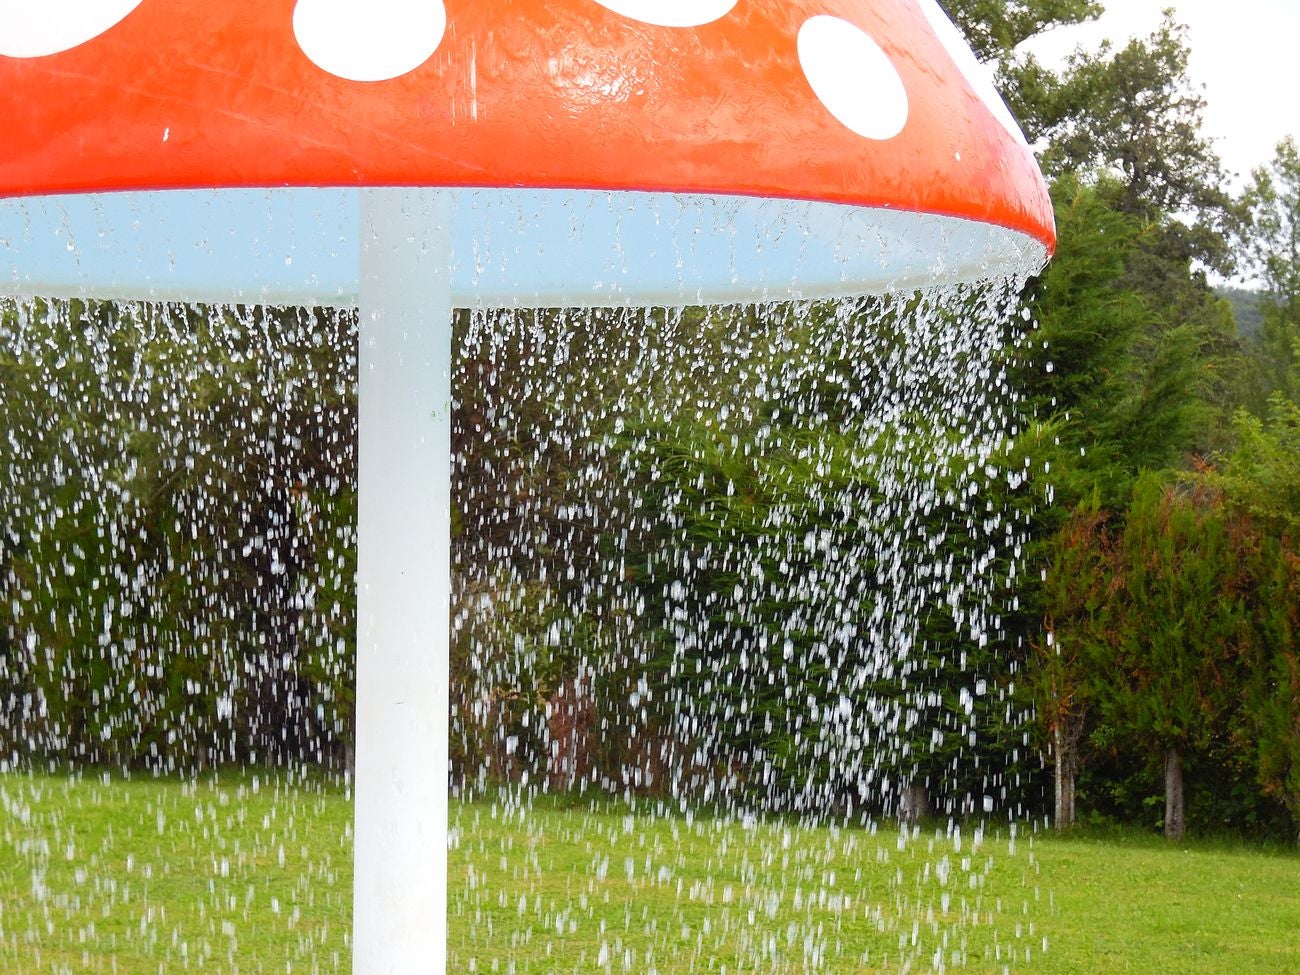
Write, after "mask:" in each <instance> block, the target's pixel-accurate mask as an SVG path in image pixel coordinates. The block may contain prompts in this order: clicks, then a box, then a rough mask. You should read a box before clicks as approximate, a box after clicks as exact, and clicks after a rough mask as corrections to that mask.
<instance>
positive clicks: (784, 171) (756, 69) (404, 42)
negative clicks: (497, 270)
mask: <svg viewBox="0 0 1300 975" xmlns="http://www.w3.org/2000/svg"><path fill="white" fill-rule="evenodd" d="M11 6H12V5H11ZM0 132H4V133H5V148H4V150H3V152H2V153H0V195H8V196H15V195H36V194H58V193H83V192H96V191H108V190H128V189H173V188H200V187H276V186H359V185H375V186H382V185H392V186H403V185H431V186H449V187H523V188H548V189H594V190H648V191H668V192H673V193H701V194H721V195H741V196H756V197H777V198H790V199H801V200H809V201H819V202H827V203H844V204H852V205H856V206H863V207H877V208H886V209H895V210H898V209H902V210H908V211H918V212H922V213H930V214H938V215H944V216H952V217H962V218H967V219H970V220H974V221H978V222H981V223H987V224H993V225H997V226H1000V227H1004V228H1007V229H1010V230H1014V231H1018V232H1020V233H1023V234H1025V235H1026V236H1028V237H1030V238H1032V239H1034V240H1036V241H1038V242H1040V243H1041V244H1042V245H1043V246H1044V247H1045V248H1046V249H1047V250H1048V251H1050V250H1051V249H1052V247H1053V246H1054V243H1055V232H1054V228H1053V220H1052V210H1051V205H1050V201H1049V199H1048V195H1047V192H1046V188H1045V186H1044V184H1043V180H1042V176H1041V174H1040V173H1039V170H1038V167H1037V165H1036V163H1035V161H1034V158H1033V155H1032V153H1031V151H1030V150H1029V148H1028V146H1027V145H1026V144H1025V141H1024V139H1023V137H1022V136H1021V135H1020V133H1019V130H1018V129H1016V127H1015V123H1014V122H1012V121H1011V120H1010V116H1009V115H1008V114H1007V113H1006V110H1005V107H1004V106H1002V104H1001V102H1000V100H998V99H997V96H996V94H991V88H990V87H989V86H988V82H987V80H986V79H985V77H984V75H983V73H982V71H981V69H980V68H979V66H978V65H977V64H976V63H975V60H974V57H973V56H972V55H971V54H970V52H969V50H968V49H967V48H966V47H965V46H964V44H963V43H962V42H961V41H960V39H959V38H958V37H957V34H956V31H955V29H954V28H953V27H952V26H951V24H950V23H948V21H947V20H946V18H945V17H944V16H943V14H942V13H941V12H940V11H939V8H938V7H937V5H936V4H935V2H934V0H785V2H781V3H759V2H757V0H513V2H510V3H503V2H497V3H490V2H485V0H445V3H444V0H418V2H413V0H362V2H356V0H298V2H297V3H295V2H294V0H43V2H36V0H32V2H31V3H30V4H25V5H21V6H19V12H17V14H16V15H15V14H10V15H9V18H8V20H7V22H6V23H5V25H4V32H3V33H0Z"/></svg>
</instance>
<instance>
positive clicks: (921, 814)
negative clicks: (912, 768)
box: [898, 781, 933, 825]
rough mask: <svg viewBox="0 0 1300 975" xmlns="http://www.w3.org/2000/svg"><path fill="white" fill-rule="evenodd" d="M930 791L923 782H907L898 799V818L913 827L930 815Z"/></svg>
mask: <svg viewBox="0 0 1300 975" xmlns="http://www.w3.org/2000/svg"><path fill="white" fill-rule="evenodd" d="M932 812H933V810H932V809H931V808H930V790H929V789H927V788H926V787H925V783H924V782H916V781H913V782H909V783H907V785H906V786H904V787H903V794H902V795H901V796H899V799H898V818H899V820H901V821H902V822H904V823H907V824H909V825H913V824H915V823H918V822H920V821H921V820H922V819H924V818H925V817H927V816H929V815H931V814H932Z"/></svg>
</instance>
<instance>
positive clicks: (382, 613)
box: [352, 188, 452, 975]
mask: <svg viewBox="0 0 1300 975" xmlns="http://www.w3.org/2000/svg"><path fill="white" fill-rule="evenodd" d="M450 201H451V197H450V194H449V193H448V191H446V190H431V189H392V188H382V189H367V190H362V191H361V292H360V301H359V304H360V343H361V348H360V363H359V365H360V377H359V384H358V410H359V441H360V442H359V445H358V451H359V458H358V480H359V487H358V491H359V497H358V514H357V525H358V527H357V531H358V540H357V549H358V551H357V603H358V606H357V699H356V719H357V739H356V812H355V827H354V828H355V844H356V845H355V871H356V873H355V881H354V885H353V908H352V910H353V920H352V937H353V943H352V958H353V972H354V973H355V975H443V973H444V971H445V970H446V940H447V735H448V732H447V717H448V698H447V682H448V648H447V642H448V623H449V619H448V612H449V602H450V589H451V559H450V544H451V416H450V402H451V291H450V288H451V282H450V267H451V260H450V258H451V254H450V251H451V213H452V209H451V202H450Z"/></svg>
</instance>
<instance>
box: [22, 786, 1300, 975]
mask: <svg viewBox="0 0 1300 975" xmlns="http://www.w3.org/2000/svg"><path fill="white" fill-rule="evenodd" d="M452 819H453V851H452V856H451V868H450V891H449V894H450V944H449V951H450V965H449V970H450V971H451V972H455V973H460V972H476V973H478V972H482V973H511V972H514V973H518V975H523V973H530V972H539V973H540V972H591V973H603V972H609V973H622V972H636V973H651V972H658V973H660V975H670V973H685V972H715V973H722V972H724V971H725V972H727V973H729V975H733V973H734V975H740V973H750V972H790V973H795V972H799V973H802V972H809V971H825V972H834V973H840V972H898V971H903V970H904V969H905V966H907V965H908V963H909V962H910V966H911V967H910V971H912V972H926V971H936V970H939V969H940V967H942V969H943V970H945V971H964V972H978V973H985V972H990V973H994V972H1002V971H1003V970H1004V969H1009V970H1011V971H1016V972H1043V973H1075V972H1078V973H1092V972H1104V973H1120V972H1144V973H1145V972H1151V973H1162V975H1163V973H1167V972H1177V973H1184V972H1185V973H1196V972H1203V973H1207V975H1209V973H1215V975H1219V973H1233V975H1237V973H1241V975H1248V973H1263V972H1268V973H1295V972H1300V857H1298V856H1296V855H1295V854H1293V853H1289V852H1279V851H1261V850H1257V849H1252V848H1247V847H1234V846H1231V845H1225V844H1213V843H1191V844H1188V845H1187V846H1184V847H1174V846H1169V845H1167V844H1165V843H1164V842H1163V841H1162V840H1160V839H1158V838H1148V837H1144V836H1139V835H1136V834H1131V833H1125V834H1113V835H1108V836H1091V837H1089V836H1076V837H1071V838H1068V839H1058V838H1056V837H1052V836H1044V835H1037V836H1034V835H1030V836H1026V835H1023V834H1022V835H1021V836H1020V837H1019V838H1018V839H1017V840H1016V841H1015V842H1012V841H1011V838H1010V836H1009V835H1008V833H1007V831H1006V829H1005V828H1003V829H1002V830H1001V831H1000V832H999V833H997V834H996V835H995V834H994V833H993V832H992V831H990V833H989V835H987V836H979V835H975V834H974V833H973V832H972V830H971V829H970V828H969V827H968V828H966V829H964V830H963V831H962V832H961V834H960V835H959V836H958V835H947V834H946V833H945V831H944V830H942V829H940V830H938V831H936V830H935V829H934V828H933V827H931V828H928V829H920V830H917V831H916V832H915V833H912V834H907V835H903V834H900V833H899V831H898V830H897V829H896V828H893V827H891V826H889V825H887V824H883V825H881V826H880V828H879V829H878V830H876V831H874V832H872V831H868V830H863V829H804V828H800V827H797V826H793V825H790V824H788V823H782V822H772V823H759V824H750V825H748V826H747V825H745V824H743V823H737V822H724V821H720V820H717V819H714V818H710V817H699V818H689V817H683V816H667V817H660V816H655V815H653V813H652V812H651V811H649V810H647V811H643V812H640V813H636V814H633V813H630V812H629V811H628V810H626V809H624V808H621V807H618V806H614V805H610V806H607V807H605V808H602V809H599V810H595V811H593V810H592V809H591V808H590V807H589V806H577V807H570V808H563V807H562V806H560V805H559V804H556V803H550V802H540V803H537V804H535V805H533V806H531V807H525V808H521V807H518V806H512V805H510V804H509V803H497V804H492V803H486V802H483V803H472V804H458V805H454V806H453V810H452ZM350 854H351V833H350V803H349V801H348V798H347V795H346V793H345V792H344V791H343V790H342V789H341V788H339V787H338V786H335V785H322V784H320V783H307V784H306V785H303V784H301V783H300V784H298V785H295V786H287V785H286V784H285V783H284V782H283V781H282V780H279V779H276V778H271V779H269V780H268V779H267V777H266V776H265V775H263V776H261V777H260V778H254V777H253V776H252V775H244V776H239V777H236V776H229V777H223V778H221V779H220V780H217V781H213V780H211V779H200V780H199V782H198V783H181V782H176V781H161V782H160V781H153V780H148V779H139V778H137V779H135V780H132V781H129V782H124V781H122V780H120V779H111V780H110V779H107V778H98V777H92V776H89V775H88V776H85V777H82V778H80V779H67V778H57V777H29V776H25V775H17V774H9V775H0V973H5V975H8V973H38V972H39V973H59V972H69V973H77V975H82V973H100V972H103V973H120V975H134V973H141V975H144V973H147V975H157V973H159V972H162V973H168V975H169V973H173V972H186V971H193V972H203V973H220V972H225V973H232V975H233V973H255V972H265V973H294V972H303V973H312V972H336V971H341V972H347V971H349V970H350V950H349V946H348V939H347V931H348V916H349V902H350V896H351V891H350V882H351V867H350ZM1045 947H1046V950H1044V948H1045ZM1026 959H1027V960H1026Z"/></svg>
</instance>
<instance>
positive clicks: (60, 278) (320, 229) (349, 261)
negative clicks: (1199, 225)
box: [0, 189, 1045, 307]
mask: <svg viewBox="0 0 1300 975" xmlns="http://www.w3.org/2000/svg"><path fill="white" fill-rule="evenodd" d="M360 192H361V191H359V190H355V189H275V190H201V191H189V190H186V191H178V190H173V191H159V192H134V193H112V194H95V195H84V196H63V197H36V198H27V199H9V200H0V294H10V295H16V296H42V297H91V296H93V297H100V298H125V299H140V300H186V301H199V302H207V301H215V302H245V303H267V304H294V305H305V304H310V305H341V306H347V305H355V304H356V302H357V298H358V294H359V290H360V281H359V272H358V263H357V253H358V248H359V226H360V221H359V212H360V203H359V200H360V196H359V194H360ZM446 192H448V193H450V194H451V197H452V201H453V202H452V227H453V231H452V251H451V253H452V257H451V263H452V267H451V293H452V302H453V304H454V305H456V306H458V307H475V306H482V307H512V306H517V307H562V306H588V305H682V304H719V303H731V302H746V301H761V300H768V299H775V300H779V299H787V298H830V297H841V296H845V295H853V294H865V293H873V292H882V291H902V290H911V289H914V288H918V287H923V286H926V285H931V284H942V283H952V282H959V281H972V280H981V279H986V278H989V277H995V276H1001V275H1004V274H1015V273H1017V272H1021V271H1025V270H1029V271H1032V270H1036V269H1037V267H1038V266H1040V265H1041V264H1042V262H1043V260H1044V258H1045V250H1044V248H1043V246H1042V245H1041V244H1040V243H1039V242H1037V241H1035V240H1033V239H1032V238H1029V237H1027V236H1025V235H1023V234H1021V233H1018V232H1015V231H1012V230H1007V229H1005V228H1002V227H996V226H992V225H989V224H981V223H976V222H974V221H970V220H964V219H960V218H955V217H942V216H935V215H930V214H917V213H910V212H903V211H897V210H884V209H873V208H865V207H854V206H845V205H839V204H832V203H815V202H807V201H793V200H777V199H756V198H746V197H728V196H700V195H688V194H671V193H640V192H606V191H603V190H602V191H587V190H520V189H505V190H499V189H490V190H489V189H459V190H449V191H446Z"/></svg>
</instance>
